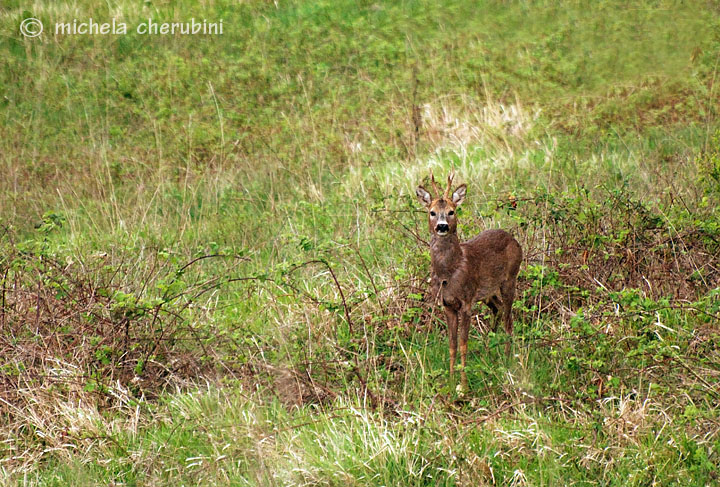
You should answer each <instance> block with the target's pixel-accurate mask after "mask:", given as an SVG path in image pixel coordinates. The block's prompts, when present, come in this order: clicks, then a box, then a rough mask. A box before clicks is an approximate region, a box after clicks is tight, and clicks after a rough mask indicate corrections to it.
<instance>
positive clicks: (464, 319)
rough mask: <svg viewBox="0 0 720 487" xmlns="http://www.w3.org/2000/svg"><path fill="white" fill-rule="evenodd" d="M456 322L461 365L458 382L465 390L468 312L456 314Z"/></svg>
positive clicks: (466, 384) (468, 329)
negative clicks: (458, 328) (458, 331)
mask: <svg viewBox="0 0 720 487" xmlns="http://www.w3.org/2000/svg"><path fill="white" fill-rule="evenodd" d="M458 320H459V325H460V364H461V365H462V371H461V372H460V380H461V386H462V388H463V390H467V388H468V383H467V375H466V374H465V364H466V359H467V349H468V335H469V334H470V312H469V311H468V310H465V309H463V310H461V311H460V313H459V314H458Z"/></svg>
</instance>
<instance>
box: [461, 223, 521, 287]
mask: <svg viewBox="0 0 720 487" xmlns="http://www.w3.org/2000/svg"><path fill="white" fill-rule="evenodd" d="M461 247H462V250H463V254H464V256H465V260H466V262H467V264H468V267H469V268H470V269H469V270H470V271H471V272H473V271H474V273H476V274H477V275H478V277H480V278H481V279H484V280H493V281H494V280H497V281H505V280H506V279H512V278H515V276H517V273H518V271H519V270H520V262H521V261H522V250H521V249H520V244H519V243H518V242H517V240H515V238H514V237H513V236H512V235H510V234H509V233H508V232H506V231H505V230H500V229H494V230H485V231H484V232H482V233H480V234H479V235H478V236H476V237H474V238H471V239H470V240H468V241H466V242H463V243H462V244H461Z"/></svg>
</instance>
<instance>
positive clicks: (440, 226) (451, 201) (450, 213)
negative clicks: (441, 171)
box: [415, 172, 467, 237]
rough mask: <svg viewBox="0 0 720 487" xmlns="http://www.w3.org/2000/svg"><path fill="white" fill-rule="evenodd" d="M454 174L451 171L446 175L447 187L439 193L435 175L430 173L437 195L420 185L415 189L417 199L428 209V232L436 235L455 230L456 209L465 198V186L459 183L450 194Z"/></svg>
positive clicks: (451, 232)
mask: <svg viewBox="0 0 720 487" xmlns="http://www.w3.org/2000/svg"><path fill="white" fill-rule="evenodd" d="M454 176H455V175H454V173H452V172H451V173H450V174H449V175H448V184H447V188H446V189H445V192H443V193H441V192H440V188H439V186H438V185H437V183H436V182H435V176H433V174H432V173H430V183H431V184H432V187H433V191H434V193H435V194H436V195H437V196H433V195H431V194H430V192H429V191H428V190H426V189H425V188H423V187H422V186H418V187H417V189H416V190H415V194H416V195H417V197H418V200H420V202H421V203H422V204H423V205H425V208H427V210H428V224H429V226H430V233H432V234H434V235H437V236H438V237H445V236H447V235H452V234H454V233H456V232H457V215H456V209H457V207H458V206H460V203H462V202H463V200H464V199H465V192H466V191H467V187H466V186H465V185H464V184H461V185H460V186H458V187H457V188H456V189H455V191H454V192H453V193H452V195H450V190H451V189H452V181H453V177H454Z"/></svg>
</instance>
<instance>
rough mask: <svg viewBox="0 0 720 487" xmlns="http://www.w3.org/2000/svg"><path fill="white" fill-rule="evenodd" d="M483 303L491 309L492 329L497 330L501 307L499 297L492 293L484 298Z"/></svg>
mask: <svg viewBox="0 0 720 487" xmlns="http://www.w3.org/2000/svg"><path fill="white" fill-rule="evenodd" d="M485 304H487V305H488V308H490V311H492V314H493V324H492V330H493V331H497V326H498V322H499V321H500V310H501V309H502V301H500V298H498V297H497V295H494V294H493V295H492V296H490V297H489V298H488V299H486V300H485Z"/></svg>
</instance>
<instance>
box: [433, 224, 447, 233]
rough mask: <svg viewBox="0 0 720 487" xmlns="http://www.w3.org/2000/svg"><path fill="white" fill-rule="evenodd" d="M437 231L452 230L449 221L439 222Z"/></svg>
mask: <svg viewBox="0 0 720 487" xmlns="http://www.w3.org/2000/svg"><path fill="white" fill-rule="evenodd" d="M435 231H436V232H438V233H445V232H448V231H450V225H448V224H447V223H438V224H437V226H436V227H435Z"/></svg>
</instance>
